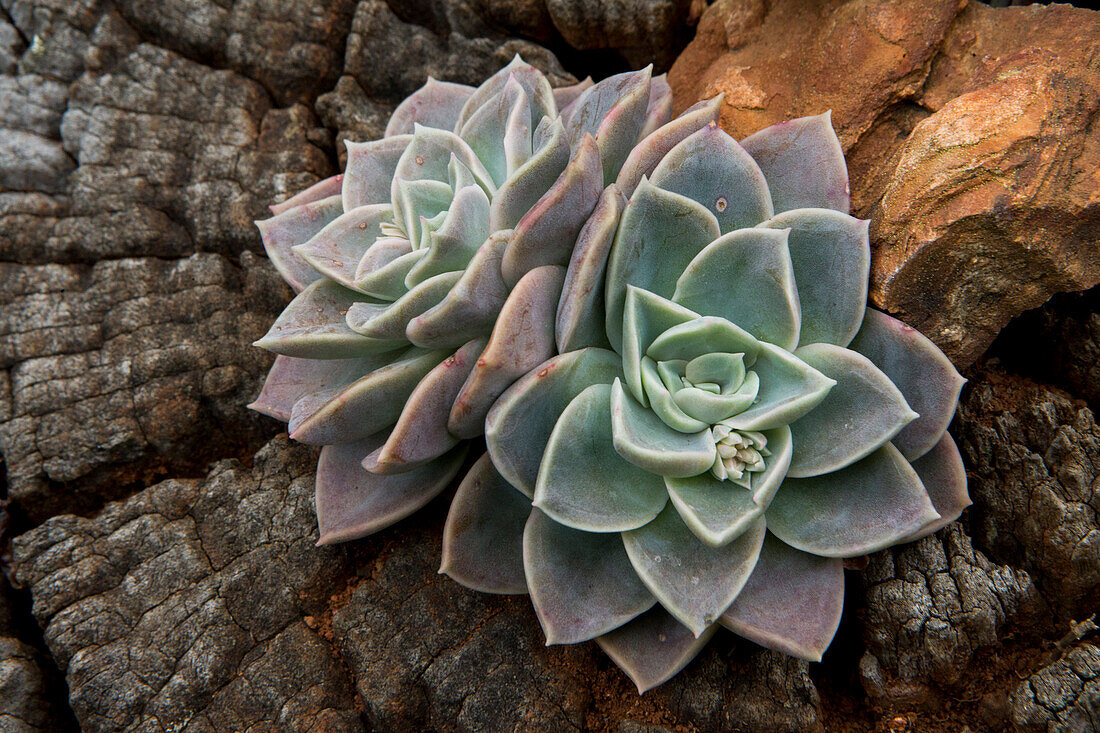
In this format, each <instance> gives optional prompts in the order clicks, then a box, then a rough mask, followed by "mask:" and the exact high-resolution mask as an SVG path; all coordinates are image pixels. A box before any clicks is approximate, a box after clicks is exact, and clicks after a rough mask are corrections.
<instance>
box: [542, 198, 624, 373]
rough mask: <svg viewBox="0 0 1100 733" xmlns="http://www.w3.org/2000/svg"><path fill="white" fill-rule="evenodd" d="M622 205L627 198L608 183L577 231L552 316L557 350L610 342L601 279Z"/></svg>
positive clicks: (601, 345) (602, 345)
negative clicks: (555, 313)
mask: <svg viewBox="0 0 1100 733" xmlns="http://www.w3.org/2000/svg"><path fill="white" fill-rule="evenodd" d="M625 205H626V198H625V197H624V196H623V195H622V193H620V192H619V189H618V187H617V186H616V185H615V184H611V185H610V186H608V187H607V188H605V189H604V192H603V194H601V195H600V200H599V201H598V202H597V203H596V208H595V209H594V210H593V211H592V215H591V216H590V217H588V221H587V222H586V223H585V225H584V227H583V228H582V229H581V232H580V234H579V235H577V243H576V245H575V246H574V248H573V256H572V257H571V258H570V260H569V269H568V271H567V272H566V274H565V284H564V285H563V286H562V292H561V300H560V301H559V302H558V313H557V319H556V320H555V331H554V332H555V336H556V340H557V344H558V351H559V352H561V353H563V354H564V353H565V352H567V351H574V350H575V349H583V348H584V347H586V346H597V347H608V346H610V344H609V343H608V341H607V334H606V333H605V332H604V328H603V323H604V309H603V302H604V287H603V280H604V273H605V272H607V255H608V254H609V253H610V252H611V243H612V242H613V241H614V240H615V230H616V229H618V227H619V217H620V216H621V215H622V211H623V207H624V206H625Z"/></svg>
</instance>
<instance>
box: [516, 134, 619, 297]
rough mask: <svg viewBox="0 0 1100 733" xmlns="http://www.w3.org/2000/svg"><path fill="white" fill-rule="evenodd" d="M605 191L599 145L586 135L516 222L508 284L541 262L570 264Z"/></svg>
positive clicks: (540, 264) (544, 263) (517, 279)
mask: <svg viewBox="0 0 1100 733" xmlns="http://www.w3.org/2000/svg"><path fill="white" fill-rule="evenodd" d="M602 190H603V181H602V180H601V178H600V157H599V152H598V151H597V150H596V144H595V142H594V141H593V140H592V138H590V137H586V138H584V139H583V140H582V141H581V142H580V144H579V146H578V148H577V150H576V152H575V153H574V154H573V159H572V160H571V161H570V162H569V165H567V166H566V167H565V171H564V172H562V174H561V176H560V177H559V178H558V180H557V181H556V182H555V183H554V185H553V186H552V187H551V188H550V190H549V191H547V192H546V194H545V195H544V196H543V197H542V198H540V199H539V200H538V201H537V202H536V203H535V205H534V206H532V207H531V210H530V211H528V212H527V213H526V214H525V215H524V216H523V218H522V219H520V220H519V223H518V224H516V228H515V230H514V231H513V232H512V237H511V239H510V240H509V241H508V247H507V249H505V250H504V261H503V262H502V263H501V272H502V273H503V275H504V281H505V282H506V283H508V284H509V285H513V284H515V283H517V282H519V279H520V278H521V277H523V276H524V275H525V274H527V273H528V272H530V271H531V270H533V269H535V268H536V267H540V266H542V265H562V266H564V265H567V264H569V256H570V255H571V254H572V252H573V245H574V243H575V242H576V241H577V234H578V233H579V232H580V230H581V227H583V226H584V223H585V221H586V220H587V219H588V215H589V214H591V213H592V209H594V208H595V206H596V202H597V201H598V200H599V198H600V192H601V191H602Z"/></svg>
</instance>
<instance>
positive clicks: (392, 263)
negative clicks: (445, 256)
mask: <svg viewBox="0 0 1100 733" xmlns="http://www.w3.org/2000/svg"><path fill="white" fill-rule="evenodd" d="M402 242H405V240H402V239H400V238H397V237H393V238H389V237H387V238H386V239H380V240H378V241H377V242H375V243H374V246H372V247H371V248H370V249H369V250H367V253H366V254H365V255H363V261H362V262H360V263H359V269H358V270H357V271H356V273H355V286H356V287H357V288H359V290H361V291H362V292H364V293H367V294H368V295H371V296H374V297H375V298H380V299H382V300H397V299H398V298H400V297H401V296H402V295H404V294H405V293H407V292H408V290H409V289H408V288H407V287H406V286H405V278H406V277H408V275H409V271H410V270H412V268H413V267H414V266H415V265H416V263H417V262H419V261H420V260H421V259H422V258H423V257H424V255H426V254H427V252H428V250H426V249H416V250H411V251H407V252H404V253H403V254H400V255H398V256H397V257H394V258H393V259H390V260H388V261H385V262H383V263H382V264H380V265H379V266H377V267H376V268H374V269H369V268H370V267H371V266H372V265H374V264H375V262H376V261H377V260H375V259H374V255H375V254H379V255H392V254H394V253H396V252H398V251H402V250H404V248H405V247H407V246H408V243H407V242H405V244H404V245H402V244H401V243H402ZM382 248H384V251H383V252H378V253H376V252H375V250H377V249H382ZM368 259H370V260H371V261H370V262H368Z"/></svg>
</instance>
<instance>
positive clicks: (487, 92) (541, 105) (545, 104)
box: [455, 54, 557, 130]
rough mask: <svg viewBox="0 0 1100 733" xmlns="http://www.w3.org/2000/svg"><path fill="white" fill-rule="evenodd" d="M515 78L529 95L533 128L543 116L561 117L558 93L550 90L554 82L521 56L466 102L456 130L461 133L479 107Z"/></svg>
mask: <svg viewBox="0 0 1100 733" xmlns="http://www.w3.org/2000/svg"><path fill="white" fill-rule="evenodd" d="M512 78H514V79H515V80H516V81H517V82H519V85H520V86H521V87H523V91H524V92H526V93H527V98H528V100H530V104H531V129H534V128H535V127H536V126H537V125H538V123H539V120H541V119H542V118H543V117H550V118H553V117H556V116H557V104H556V103H555V102H554V90H553V89H551V88H550V82H549V81H547V80H546V77H545V76H544V75H543V73H542V72H541V71H539V70H538V69H536V68H535V67H533V66H531V65H530V64H528V63H527V62H526V61H524V60H523V59H521V58H520V57H519V55H518V54H517V55H516V56H515V58H513V59H512V61H511V63H509V64H508V65H507V66H505V67H504V68H503V69H501V70H500V71H498V72H497V73H495V74H493V75H492V76H491V77H489V78H488V79H486V80H485V83H483V84H482V85H481V86H479V87H478V88H477V89H476V90H474V93H473V94H471V95H470V98H469V99H467V100H466V104H465V105H463V107H462V111H461V112H460V113H459V115H458V122H457V123H456V124H455V128H456V129H459V130H461V129H462V127H463V126H464V125H465V124H466V121H467V120H469V119H470V118H471V117H472V116H473V115H474V113H475V112H477V110H478V108H479V107H481V106H482V105H483V104H485V103H486V102H488V101H489V100H490V99H492V98H493V97H494V96H495V95H496V94H499V93H500V92H501V91H502V90H503V89H504V87H505V85H507V84H508V81H509V80H510V79H512Z"/></svg>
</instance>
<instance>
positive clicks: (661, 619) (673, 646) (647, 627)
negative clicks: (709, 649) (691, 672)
mask: <svg viewBox="0 0 1100 733" xmlns="http://www.w3.org/2000/svg"><path fill="white" fill-rule="evenodd" d="M717 629H718V627H717V625H714V626H710V627H708V628H707V630H706V631H704V632H703V633H702V634H700V635H699V636H698V637H696V636H695V634H693V633H692V632H691V631H690V630H689V629H688V628H687V627H686V626H684V625H683V624H682V623H680V622H679V621H677V620H676V619H675V617H673V616H672V615H671V614H669V612H668V611H666V610H664V609H663V608H661V607H660V606H657V607H655V608H653V609H651V610H649V611H646V612H645V613H644V614H642V615H641V616H639V617H638V618H636V619H634V620H633V621H630V622H628V623H626V624H623V625H622V626H620V627H619V628H617V629H615V630H614V631H610V632H608V633H606V634H604V635H603V636H600V637H597V638H596V643H597V644H599V645H600V648H601V649H603V651H604V653H605V654H606V655H607V656H609V657H611V661H613V662H614V663H615V664H616V665H617V666H618V667H619V669H621V670H622V671H623V672H625V673H626V675H627V676H628V677H629V678H630V679H631V681H633V682H634V684H635V685H636V686H637V687H638V694H639V695H640V694H642V693H643V692H645V691H646V690H652V689H653V688H654V687H656V686H657V685H660V684H662V683H663V682H667V681H668V680H670V679H672V678H673V676H675V675H676V673H677V672H679V671H680V670H681V669H683V668H684V667H686V666H687V665H688V663H689V662H690V661H691V660H692V659H695V655H697V654H698V653H699V652H700V651H702V650H703V647H705V646H706V645H707V642H709V641H710V638H711V637H712V636H714V632H715V631H716V630H717Z"/></svg>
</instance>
